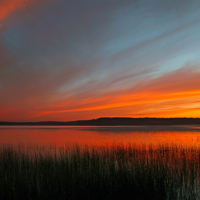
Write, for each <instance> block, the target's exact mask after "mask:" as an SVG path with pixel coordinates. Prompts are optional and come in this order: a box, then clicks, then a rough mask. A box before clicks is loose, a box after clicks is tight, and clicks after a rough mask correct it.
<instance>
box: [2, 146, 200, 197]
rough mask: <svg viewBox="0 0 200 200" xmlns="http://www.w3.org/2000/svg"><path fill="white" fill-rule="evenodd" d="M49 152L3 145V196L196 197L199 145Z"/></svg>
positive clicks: (72, 148) (118, 147)
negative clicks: (193, 147)
mask: <svg viewBox="0 0 200 200" xmlns="http://www.w3.org/2000/svg"><path fill="white" fill-rule="evenodd" d="M50 150H51V153H48V152H49V151H50ZM50 150H49V149H48V150H46V152H45V151H44V149H43V151H42V152H40V151H31V152H25V151H24V150H19V149H17V150H14V148H8V147H2V148H1V150H0V196H1V199H12V200H14V199H26V200H28V199H33V200H34V199H35V200H36V199H37V200H39V199H41V200H46V199H47V200H50V199H55V200H59V199H69V200H71V199H81V200H82V199H83V200H84V199H87V200H89V199H95V200H96V199H97V200H98V199H99V200H102V199H126V200H128V199H134V200H137V199H138V200H142V199H144V200H148V199H149V200H153V199H159V200H165V199H166V200H167V199H169V200H173V199H174V200H178V199H180V200H186V199H188V200H189V199H192V200H195V199H199V198H200V196H199V180H200V173H199V172H200V160H199V158H200V152H199V150H198V149H192V148H191V149H183V148H181V147H177V146H160V147H159V148H157V149H153V148H152V147H151V146H149V147H146V148H145V147H140V148H139V147H136V146H135V145H127V146H122V145H115V146H112V147H108V146H102V147H88V146H85V147H84V149H81V147H80V146H71V147H67V148H66V149H61V150H58V149H53V148H52V149H50Z"/></svg>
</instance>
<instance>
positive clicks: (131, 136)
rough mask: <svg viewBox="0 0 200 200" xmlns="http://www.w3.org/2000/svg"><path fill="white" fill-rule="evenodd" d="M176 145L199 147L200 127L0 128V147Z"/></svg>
mask: <svg viewBox="0 0 200 200" xmlns="http://www.w3.org/2000/svg"><path fill="white" fill-rule="evenodd" d="M68 143H70V144H71V143H77V144H79V145H85V144H87V145H104V144H108V145H111V144H114V143H115V144H119V143H122V144H127V143H131V144H137V145H144V144H146V145H147V146H148V145H149V144H151V145H152V146H157V145H159V144H165V143H167V144H169V145H170V144H176V145H178V146H179V145H181V146H182V147H184V148H187V147H195V148H199V146H200V126H196V125H195V126H192V125H190V126H117V127H116V126H115V127H108V126H101V127H99V126H83V127H81V126H76V127H75V126H73V127H72V126H0V145H18V144H37V145H44V146H45V145H49V144H51V145H55V146H64V145H66V144H68Z"/></svg>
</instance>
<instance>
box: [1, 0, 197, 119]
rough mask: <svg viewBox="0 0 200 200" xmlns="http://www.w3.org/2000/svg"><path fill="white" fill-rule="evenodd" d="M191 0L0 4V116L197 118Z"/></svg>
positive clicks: (5, 0)
mask: <svg viewBox="0 0 200 200" xmlns="http://www.w3.org/2000/svg"><path fill="white" fill-rule="evenodd" d="M199 8H200V1H199V0H190V1H188V0H84V1H83V0H1V1H0V121H49V120H51V121H58V120H59V121H72V120H83V119H94V118H99V117H200V34H199V33H200V12H199Z"/></svg>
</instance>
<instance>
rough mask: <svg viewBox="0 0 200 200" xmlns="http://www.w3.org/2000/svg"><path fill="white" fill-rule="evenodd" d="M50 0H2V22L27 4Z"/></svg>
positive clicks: (0, 4) (0, 3) (0, 12)
mask: <svg viewBox="0 0 200 200" xmlns="http://www.w3.org/2000/svg"><path fill="white" fill-rule="evenodd" d="M44 1H48V0H1V1H0V22H1V21H3V20H4V19H5V18H6V17H8V16H9V15H10V14H12V13H14V12H15V11H17V10H19V9H24V8H26V7H27V6H30V5H35V4H38V3H42V2H44Z"/></svg>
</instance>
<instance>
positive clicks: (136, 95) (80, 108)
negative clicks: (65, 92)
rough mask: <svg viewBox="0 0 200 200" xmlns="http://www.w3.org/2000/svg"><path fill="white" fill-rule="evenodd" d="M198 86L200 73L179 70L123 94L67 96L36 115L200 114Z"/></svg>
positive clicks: (142, 115) (149, 115) (134, 115)
mask: <svg viewBox="0 0 200 200" xmlns="http://www.w3.org/2000/svg"><path fill="white" fill-rule="evenodd" d="M199 85H200V72H198V71H196V72H190V71H189V70H188V71H187V70H186V71H184V70H177V71H176V72H173V73H170V74H167V75H164V76H162V77H159V78H156V79H152V80H148V81H146V82H145V81H143V82H141V83H139V84H138V85H137V87H135V88H133V89H130V90H129V91H127V92H124V93H121V94H120V93H112V92H111V93H109V94H104V95H103V96H100V97H93V98H92V97H91V98H87V99H85V100H83V101H82V100H81V99H82V98H81V97H79V98H77V97H74V99H70V100H69V99H68V100H67V99H65V100H63V101H61V102H59V103H56V104H55V106H53V105H52V107H51V109H48V110H44V111H42V112H38V113H37V114H36V115H34V116H33V117H42V116H43V117H45V116H46V117H47V116H54V115H60V114H61V115H63V114H65V116H68V115H71V113H75V112H76V113H83V112H84V113H85V112H89V113H92V115H93V116H97V117H99V116H129V117H200V112H199V108H200V102H199V99H200V89H199ZM75 98H77V99H79V100H76V99H75ZM58 105H60V107H59V106H58ZM90 118H91V117H90Z"/></svg>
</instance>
